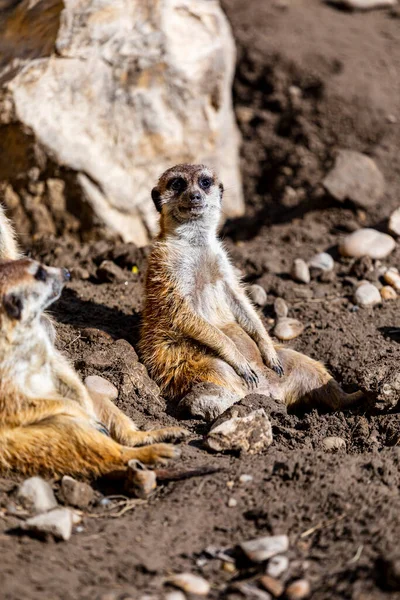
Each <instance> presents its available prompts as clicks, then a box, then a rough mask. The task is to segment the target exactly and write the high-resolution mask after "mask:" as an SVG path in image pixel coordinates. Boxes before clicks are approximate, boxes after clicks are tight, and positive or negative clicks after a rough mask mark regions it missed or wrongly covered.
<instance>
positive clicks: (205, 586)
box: [167, 573, 210, 596]
mask: <svg viewBox="0 0 400 600" xmlns="http://www.w3.org/2000/svg"><path fill="white" fill-rule="evenodd" d="M167 582H168V583H170V584H171V585H174V586H175V587H177V588H179V589H181V590H183V591H184V592H187V593H188V594H197V595H198V596H207V594H208V593H209V591H210V584H209V583H208V581H207V580H206V579H204V577H200V576H199V575H193V573H179V574H177V575H172V576H171V577H168V579H167Z"/></svg>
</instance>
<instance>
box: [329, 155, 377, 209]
mask: <svg viewBox="0 0 400 600" xmlns="http://www.w3.org/2000/svg"><path fill="white" fill-rule="evenodd" d="M323 185H324V187H325V189H326V190H327V191H328V192H329V193H330V195H331V196H333V198H335V200H339V201H340V202H344V200H351V201H352V202H354V204H356V205H357V206H361V207H362V208H372V207H374V206H375V205H376V204H377V203H378V202H379V200H380V199H381V198H382V196H383V193H384V190H385V180H384V178H383V175H382V173H381V171H380V170H379V169H378V167H377V166H376V164H375V162H374V161H373V160H372V158H370V157H369V156H367V155H366V154H361V153H360V152H355V151H353V150H340V151H339V152H338V154H337V156H336V161H335V165H334V167H333V169H332V170H331V171H330V172H329V173H328V175H327V176H326V177H325V179H324V180H323Z"/></svg>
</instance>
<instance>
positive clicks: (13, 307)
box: [3, 294, 22, 321]
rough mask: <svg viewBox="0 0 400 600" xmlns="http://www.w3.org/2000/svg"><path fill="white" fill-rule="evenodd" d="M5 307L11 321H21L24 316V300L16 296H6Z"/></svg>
mask: <svg viewBox="0 0 400 600" xmlns="http://www.w3.org/2000/svg"><path fill="white" fill-rule="evenodd" d="M3 306H4V309H5V311H6V313H7V314H8V316H9V317H10V318H11V319H16V320H18V321H19V320H20V318H21V315H22V300H21V298H20V297H19V296H17V295H16V294H6V295H5V296H4V298H3Z"/></svg>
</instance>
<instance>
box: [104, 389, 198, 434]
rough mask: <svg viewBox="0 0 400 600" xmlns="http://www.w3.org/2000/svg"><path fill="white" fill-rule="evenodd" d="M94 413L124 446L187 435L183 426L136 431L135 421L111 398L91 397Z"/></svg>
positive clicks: (187, 432)
mask: <svg viewBox="0 0 400 600" xmlns="http://www.w3.org/2000/svg"><path fill="white" fill-rule="evenodd" d="M92 400H93V404H94V408H95V411H96V415H97V417H98V419H99V420H100V421H101V423H104V425H105V426H106V427H107V428H108V430H109V431H110V434H111V437H112V438H113V439H114V440H116V441H117V442H119V443H120V444H123V445H124V446H143V445H146V444H154V443H155V442H166V441H170V442H172V441H177V440H181V439H183V438H185V437H187V436H188V435H189V431H187V429H184V428H183V427H163V428H161V429H153V430H149V431H138V429H137V427H136V425H135V423H134V422H133V421H132V419H130V418H129V417H128V416H127V415H125V414H124V413H123V412H122V411H121V410H120V409H119V408H118V406H115V404H113V403H112V402H111V400H108V399H105V398H99V397H97V398H96V397H94V396H93V397H92Z"/></svg>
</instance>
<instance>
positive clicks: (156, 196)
mask: <svg viewBox="0 0 400 600" xmlns="http://www.w3.org/2000/svg"><path fill="white" fill-rule="evenodd" d="M151 197H152V199H153V202H154V206H155V207H156V210H157V211H158V212H161V194H160V192H159V191H158V189H157V188H153V189H152V190H151Z"/></svg>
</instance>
